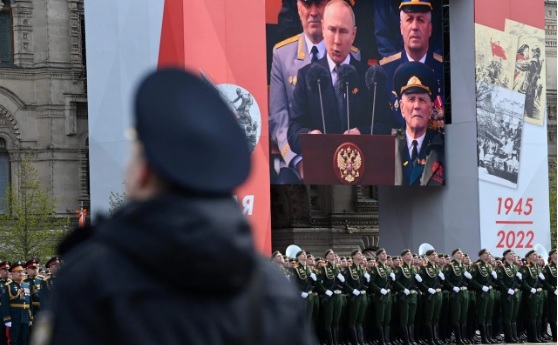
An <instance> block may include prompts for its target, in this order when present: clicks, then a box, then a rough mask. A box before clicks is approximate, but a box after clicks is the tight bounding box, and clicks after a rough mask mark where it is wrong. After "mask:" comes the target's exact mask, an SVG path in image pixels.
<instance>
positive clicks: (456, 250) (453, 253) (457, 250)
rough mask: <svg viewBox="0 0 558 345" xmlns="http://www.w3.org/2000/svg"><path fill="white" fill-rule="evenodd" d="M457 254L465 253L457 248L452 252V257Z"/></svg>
mask: <svg viewBox="0 0 558 345" xmlns="http://www.w3.org/2000/svg"><path fill="white" fill-rule="evenodd" d="M457 252H463V251H462V250H461V249H459V248H455V249H454V250H453V251H452V252H451V256H454V255H455V253H457Z"/></svg>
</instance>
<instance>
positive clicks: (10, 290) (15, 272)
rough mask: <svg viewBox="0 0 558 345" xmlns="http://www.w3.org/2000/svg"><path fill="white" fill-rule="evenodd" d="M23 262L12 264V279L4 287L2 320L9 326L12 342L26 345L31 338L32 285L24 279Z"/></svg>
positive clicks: (16, 344) (17, 344)
mask: <svg viewBox="0 0 558 345" xmlns="http://www.w3.org/2000/svg"><path fill="white" fill-rule="evenodd" d="M23 264H24V263H23V262H22V261H18V262H16V263H14V264H12V265H11V266H10V272H11V273H12V279H13V280H12V281H11V282H9V283H7V284H6V285H4V286H3V287H2V297H1V300H2V307H1V310H2V320H3V321H4V325H5V326H6V327H7V328H9V329H10V330H9V336H10V344H12V345H26V344H27V341H28V339H29V327H30V325H31V321H32V320H33V316H32V315H31V287H30V286H29V284H28V283H26V282H24V281H23Z"/></svg>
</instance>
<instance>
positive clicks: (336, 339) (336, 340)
mask: <svg viewBox="0 0 558 345" xmlns="http://www.w3.org/2000/svg"><path fill="white" fill-rule="evenodd" d="M333 343H334V344H335V345H339V328H334V329H333Z"/></svg>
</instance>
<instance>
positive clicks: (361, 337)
mask: <svg viewBox="0 0 558 345" xmlns="http://www.w3.org/2000/svg"><path fill="white" fill-rule="evenodd" d="M356 332H357V341H358V343H359V344H360V345H365V344H366V342H365V341H364V330H363V329H362V326H357V328H356Z"/></svg>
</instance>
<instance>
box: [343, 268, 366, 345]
mask: <svg viewBox="0 0 558 345" xmlns="http://www.w3.org/2000/svg"><path fill="white" fill-rule="evenodd" d="M365 275H366V276H368V279H370V275H369V274H368V273H367V272H366V269H365V268H363V267H362V266H361V265H360V264H349V266H348V267H347V269H346V270H345V280H346V286H345V287H346V291H347V294H348V297H347V298H348V309H349V310H348V315H347V326H348V330H349V336H350V338H351V343H355V344H357V343H362V344H364V331H363V328H362V321H363V320H364V314H365V312H366V307H367V305H368V301H367V296H366V289H367V278H366V277H365Z"/></svg>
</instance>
